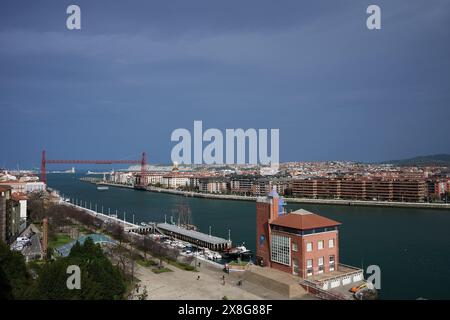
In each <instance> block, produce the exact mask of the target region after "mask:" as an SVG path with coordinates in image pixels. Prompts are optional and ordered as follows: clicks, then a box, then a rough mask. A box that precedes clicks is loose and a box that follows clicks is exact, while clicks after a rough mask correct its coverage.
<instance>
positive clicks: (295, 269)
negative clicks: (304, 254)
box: [292, 258, 298, 275]
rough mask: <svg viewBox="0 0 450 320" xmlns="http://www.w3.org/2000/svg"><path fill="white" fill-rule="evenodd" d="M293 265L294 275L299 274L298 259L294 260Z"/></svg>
mask: <svg viewBox="0 0 450 320" xmlns="http://www.w3.org/2000/svg"><path fill="white" fill-rule="evenodd" d="M292 264H293V268H292V273H293V274H295V275H297V274H298V260H297V259H296V258H294V259H292Z"/></svg>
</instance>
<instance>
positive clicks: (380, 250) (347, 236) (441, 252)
mask: <svg viewBox="0 0 450 320" xmlns="http://www.w3.org/2000/svg"><path fill="white" fill-rule="evenodd" d="M79 177H80V175H78V174H77V175H70V174H49V175H48V184H49V186H50V187H52V188H55V189H58V190H60V191H61V192H62V193H64V194H65V195H66V196H70V197H76V198H78V199H82V200H83V201H87V203H88V206H89V202H91V203H92V209H94V206H95V204H97V206H98V211H100V210H101V206H102V205H103V209H104V213H108V208H111V213H115V210H118V213H119V217H120V218H123V212H124V211H125V212H126V219H127V220H128V221H131V220H132V215H133V213H134V215H135V222H136V223H140V222H148V221H156V222H162V221H164V215H166V216H167V220H168V221H169V219H170V216H171V215H174V210H175V208H176V207H177V206H178V205H180V204H187V205H189V207H190V209H191V211H192V220H193V223H194V224H196V225H197V226H198V227H199V228H200V231H202V232H205V233H207V232H208V229H209V226H211V228H212V233H213V235H216V236H221V237H224V238H227V237H228V229H231V238H232V240H233V243H234V244H241V243H242V242H245V245H246V246H247V247H248V248H250V249H251V250H252V251H253V252H254V250H255V239H256V235H255V203H253V202H247V201H228V200H215V199H214V200H213V199H201V198H190V197H182V196H175V195H169V194H163V193H152V192H145V191H136V190H132V189H124V188H114V187H110V189H109V190H108V191H106V192H99V191H97V190H96V186H95V185H92V184H89V183H86V182H81V181H79V180H78V178H79ZM298 208H304V209H307V210H309V211H312V212H314V213H317V214H320V215H324V216H326V217H329V218H331V219H335V220H337V221H340V222H341V223H342V226H341V228H340V257H341V262H342V263H345V264H350V265H354V266H359V267H360V266H364V267H367V266H369V265H378V266H380V268H381V292H380V293H381V298H384V299H416V298H418V297H423V298H427V299H450V271H449V270H450V269H449V267H450V211H444V210H429V209H399V208H371V207H347V206H333V205H306V204H305V205H303V204H295V205H288V206H287V209H288V210H289V209H298Z"/></svg>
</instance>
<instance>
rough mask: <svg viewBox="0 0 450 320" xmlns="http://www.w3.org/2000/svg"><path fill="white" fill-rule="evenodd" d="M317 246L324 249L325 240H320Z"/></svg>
mask: <svg viewBox="0 0 450 320" xmlns="http://www.w3.org/2000/svg"><path fill="white" fill-rule="evenodd" d="M317 248H318V249H319V250H322V249H323V240H320V241H319V242H318V243H317Z"/></svg>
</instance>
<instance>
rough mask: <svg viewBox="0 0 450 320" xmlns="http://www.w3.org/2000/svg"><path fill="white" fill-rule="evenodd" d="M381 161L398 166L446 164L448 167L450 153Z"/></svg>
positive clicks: (449, 165) (449, 164)
mask: <svg viewBox="0 0 450 320" xmlns="http://www.w3.org/2000/svg"><path fill="white" fill-rule="evenodd" d="M383 163H390V164H393V165H398V166H447V167H450V154H435V155H428V156H418V157H414V158H410V159H402V160H390V161H384V162H383Z"/></svg>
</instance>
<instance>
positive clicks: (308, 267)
mask: <svg viewBox="0 0 450 320" xmlns="http://www.w3.org/2000/svg"><path fill="white" fill-rule="evenodd" d="M312 274H313V261H312V259H308V260H306V275H307V276H312Z"/></svg>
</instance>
